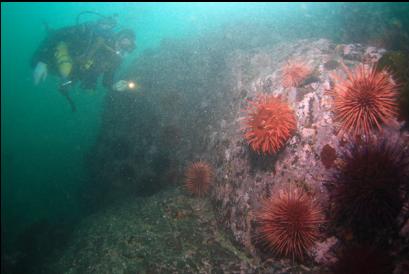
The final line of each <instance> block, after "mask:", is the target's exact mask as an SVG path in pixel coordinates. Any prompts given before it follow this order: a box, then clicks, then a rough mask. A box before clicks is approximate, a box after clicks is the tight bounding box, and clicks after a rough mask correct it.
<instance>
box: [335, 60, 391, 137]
mask: <svg viewBox="0 0 409 274" xmlns="http://www.w3.org/2000/svg"><path fill="white" fill-rule="evenodd" d="M343 67H344V70H345V72H346V74H347V78H346V79H343V78H341V77H340V76H339V75H336V74H334V75H333V77H334V79H335V82H336V83H335V87H334V89H333V91H334V112H335V120H336V121H337V122H338V123H339V132H340V134H343V133H347V134H349V135H351V136H358V135H365V136H368V135H369V133H370V132H371V131H372V130H374V129H377V130H380V129H381V126H382V125H383V124H390V122H391V121H392V119H393V118H395V117H396V116H397V113H398V103H397V96H398V91H397V88H398V85H397V84H395V83H394V82H393V80H392V79H391V76H390V74H389V73H388V72H387V71H385V70H383V71H378V70H377V68H376V66H374V65H372V66H365V65H363V64H361V65H359V66H357V67H356V68H355V69H353V70H351V69H349V68H347V67H346V66H345V65H343Z"/></svg>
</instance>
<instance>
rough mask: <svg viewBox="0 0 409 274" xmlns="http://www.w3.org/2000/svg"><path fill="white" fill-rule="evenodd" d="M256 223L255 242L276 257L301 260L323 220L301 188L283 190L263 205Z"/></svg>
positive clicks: (310, 198)
mask: <svg viewBox="0 0 409 274" xmlns="http://www.w3.org/2000/svg"><path fill="white" fill-rule="evenodd" d="M255 220H256V223H257V225H258V227H257V230H256V231H257V232H256V236H255V240H256V242H258V243H260V244H261V245H263V246H264V247H265V248H266V249H267V250H269V251H272V252H274V253H276V254H277V255H282V256H288V257H292V258H293V260H294V259H301V260H302V259H303V257H304V254H305V252H306V251H307V250H308V249H309V248H310V247H311V246H312V245H313V244H314V242H315V240H317V238H318V236H319V225H320V224H322V223H323V220H324V219H323V216H322V213H321V209H320V208H319V206H318V205H317V204H316V203H315V202H314V200H313V199H312V197H311V196H310V195H308V194H306V193H305V192H304V191H302V190H301V189H284V190H281V191H280V192H278V193H277V194H276V195H274V196H272V197H270V198H268V199H266V200H264V201H263V202H262V207H261V209H260V210H258V211H257V212H256V213H255Z"/></svg>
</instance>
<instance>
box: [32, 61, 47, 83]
mask: <svg viewBox="0 0 409 274" xmlns="http://www.w3.org/2000/svg"><path fill="white" fill-rule="evenodd" d="M47 74H48V70H47V64H46V63H43V62H38V63H37V65H36V67H35V69H34V73H33V78H34V84H35V85H38V84H39V83H40V82H43V81H44V80H45V79H46V78H47Z"/></svg>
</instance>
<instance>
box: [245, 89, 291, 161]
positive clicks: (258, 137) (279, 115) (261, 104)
mask: <svg viewBox="0 0 409 274" xmlns="http://www.w3.org/2000/svg"><path fill="white" fill-rule="evenodd" d="M295 128H296V121H295V115H294V111H293V110H291V109H290V107H289V106H288V104H286V103H285V102H283V101H281V100H280V99H278V98H276V97H274V96H273V95H269V94H260V95H259V96H258V97H257V99H256V100H254V101H250V102H249V107H248V109H247V117H246V118H245V119H244V130H245V135H244V136H245V138H246V139H247V141H248V143H249V145H250V146H251V148H252V149H253V150H254V151H257V152H261V153H265V154H274V153H276V152H277V151H278V150H279V149H280V148H281V147H282V146H283V145H284V143H285V142H286V141H287V140H288V139H289V138H290V137H291V135H292V133H293V131H294V130H295Z"/></svg>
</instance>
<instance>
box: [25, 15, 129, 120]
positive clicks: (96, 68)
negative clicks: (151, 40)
mask: <svg viewBox="0 0 409 274" xmlns="http://www.w3.org/2000/svg"><path fill="white" fill-rule="evenodd" d="M85 13H91V14H96V15H98V16H100V17H101V19H100V20H98V21H96V22H88V23H82V24H79V16H80V15H82V14H85ZM80 15H79V16H78V17H77V24H76V25H75V26H70V27H65V28H62V29H58V30H51V31H49V34H48V35H47V37H46V38H45V40H44V41H43V42H42V43H41V45H40V47H39V48H38V49H37V51H36V52H35V53H34V56H33V58H32V61H31V65H32V67H33V68H34V74H33V77H34V83H35V84H36V85H37V84H39V83H40V82H42V81H44V80H45V79H46V78H47V74H48V72H50V73H53V74H56V75H59V76H60V78H61V83H60V85H59V91H60V92H61V94H62V95H63V96H65V97H66V98H67V100H68V102H69V104H70V106H71V109H72V111H73V112H75V111H76V107H75V104H74V102H73V101H72V99H71V97H70V96H69V90H70V87H71V86H72V85H73V84H74V83H80V87H81V88H83V89H91V90H95V89H96V86H97V81H98V78H99V76H100V75H103V77H102V84H103V86H104V87H106V88H108V89H111V88H112V89H115V87H116V86H118V84H116V85H114V84H113V80H114V74H115V72H116V70H117V69H118V68H119V66H120V64H121V62H122V58H123V57H124V56H125V55H126V54H127V53H130V52H132V51H133V50H134V49H135V34H134V32H133V31H132V30H130V29H123V30H121V31H119V32H115V31H114V28H115V27H116V20H115V19H114V18H113V17H108V16H104V15H101V14H99V13H95V12H88V11H87V12H82V13H81V14H80ZM123 82H124V80H122V82H121V83H123Z"/></svg>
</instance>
